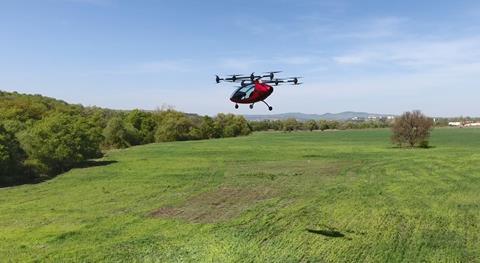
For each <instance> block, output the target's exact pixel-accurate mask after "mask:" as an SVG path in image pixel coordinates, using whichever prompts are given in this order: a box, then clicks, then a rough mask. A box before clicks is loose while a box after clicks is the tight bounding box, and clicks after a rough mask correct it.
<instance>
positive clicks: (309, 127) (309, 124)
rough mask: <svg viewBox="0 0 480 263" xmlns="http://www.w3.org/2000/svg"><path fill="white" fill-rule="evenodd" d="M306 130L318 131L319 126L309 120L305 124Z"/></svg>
mask: <svg viewBox="0 0 480 263" xmlns="http://www.w3.org/2000/svg"><path fill="white" fill-rule="evenodd" d="M305 128H306V129H307V130H309V131H314V130H318V124H317V122H316V121H314V120H309V121H307V122H305Z"/></svg>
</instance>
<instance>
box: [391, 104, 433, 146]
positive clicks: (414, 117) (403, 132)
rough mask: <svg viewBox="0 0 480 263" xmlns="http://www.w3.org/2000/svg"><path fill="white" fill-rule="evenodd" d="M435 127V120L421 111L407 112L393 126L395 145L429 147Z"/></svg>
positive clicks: (392, 138)
mask: <svg viewBox="0 0 480 263" xmlns="http://www.w3.org/2000/svg"><path fill="white" fill-rule="evenodd" d="M432 127H433V120H432V119H431V118H428V117H427V116H425V115H424V114H423V113H421V112H420V111H413V112H405V113H404V114H402V115H401V116H400V117H398V118H396V119H395V121H394V123H393V126H392V132H393V135H392V137H391V140H392V142H393V143H395V144H397V145H399V146H403V145H404V144H406V145H409V146H410V147H413V146H415V145H419V146H426V147H428V138H429V137H430V132H431V130H432Z"/></svg>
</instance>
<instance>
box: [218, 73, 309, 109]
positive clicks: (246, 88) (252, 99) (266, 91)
mask: <svg viewBox="0 0 480 263" xmlns="http://www.w3.org/2000/svg"><path fill="white" fill-rule="evenodd" d="M280 72H281V71H271V72H265V73H264V75H258V76H257V75H255V73H252V74H250V76H245V75H244V74H234V75H228V77H227V78H220V77H219V76H218V75H216V78H215V81H216V82H217V84H218V83H220V82H221V81H224V82H232V83H237V82H240V86H237V87H236V88H237V89H236V90H235V91H234V92H233V94H232V96H230V101H232V102H234V103H235V109H238V104H250V109H253V105H254V104H255V103H257V102H260V101H261V102H263V103H265V105H267V107H268V110H270V111H271V110H273V107H272V106H270V105H268V103H267V102H265V99H266V98H268V96H270V95H271V94H272V93H273V87H272V85H274V86H278V85H280V84H291V85H300V84H302V83H300V82H298V79H299V78H301V77H291V78H276V77H275V74H276V73H280ZM265 74H266V75H265ZM269 84H270V85H269Z"/></svg>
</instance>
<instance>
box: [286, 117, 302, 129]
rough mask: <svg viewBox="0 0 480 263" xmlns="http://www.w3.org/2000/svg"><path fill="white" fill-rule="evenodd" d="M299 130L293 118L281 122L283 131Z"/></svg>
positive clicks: (298, 125)
mask: <svg viewBox="0 0 480 263" xmlns="http://www.w3.org/2000/svg"><path fill="white" fill-rule="evenodd" d="M299 128H300V124H299V123H298V121H297V120H296V119H294V118H288V119H286V120H285V121H284V122H283V131H286V132H291V131H296V130H298V129H299Z"/></svg>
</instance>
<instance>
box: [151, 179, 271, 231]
mask: <svg viewBox="0 0 480 263" xmlns="http://www.w3.org/2000/svg"><path fill="white" fill-rule="evenodd" d="M274 195H275V192H274V190H273V189H271V188H251V189H248V188H235V187H221V188H218V189H216V190H215V191H211V192H206V193H202V194H199V195H196V196H194V197H192V198H190V199H188V200H187V201H186V202H185V203H184V204H183V205H180V206H178V207H162V208H160V209H158V210H156V211H154V212H152V213H151V216H153V217H159V218H177V219H183V220H187V221H189V222H193V223H216V222H221V221H226V220H228V219H231V218H235V217H236V216H238V215H240V214H241V213H242V212H244V211H245V210H246V209H248V208H249V207H251V206H253V205H255V204H256V203H257V202H259V201H262V200H265V199H268V198H271V197H273V196H274Z"/></svg>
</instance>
